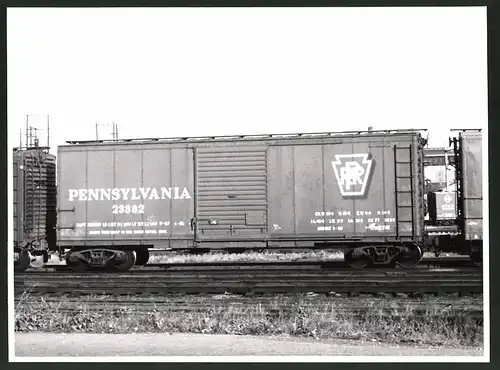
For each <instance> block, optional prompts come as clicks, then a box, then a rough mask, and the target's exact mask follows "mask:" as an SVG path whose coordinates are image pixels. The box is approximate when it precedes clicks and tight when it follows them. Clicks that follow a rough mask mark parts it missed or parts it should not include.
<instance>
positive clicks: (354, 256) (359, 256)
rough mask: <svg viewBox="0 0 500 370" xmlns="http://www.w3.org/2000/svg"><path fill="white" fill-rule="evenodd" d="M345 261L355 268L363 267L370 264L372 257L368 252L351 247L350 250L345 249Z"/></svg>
mask: <svg viewBox="0 0 500 370" xmlns="http://www.w3.org/2000/svg"><path fill="white" fill-rule="evenodd" d="M344 261H345V262H346V263H347V265H348V266H349V267H352V268H355V269H362V268H365V267H366V266H368V264H369V263H370V259H369V257H368V255H366V253H363V251H361V252H360V250H357V249H351V250H349V251H344Z"/></svg>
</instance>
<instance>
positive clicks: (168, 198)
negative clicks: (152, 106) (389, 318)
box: [58, 131, 425, 269]
mask: <svg viewBox="0 0 500 370" xmlns="http://www.w3.org/2000/svg"><path fill="white" fill-rule="evenodd" d="M423 146H424V141H423V140H422V138H421V135H420V133H419V132H418V131H391V132H387V131H384V132H375V131H372V132H359V133H352V132H351V133H339V134H331V133H328V134H310V135H307V134H299V135H266V136H264V135H263V136H244V137H214V138H183V139H151V140H149V139H141V140H121V141H113V142H70V143H69V145H64V146H60V147H59V148H58V178H59V192H58V205H59V213H58V243H59V247H60V248H62V249H65V250H66V249H69V252H68V254H67V256H68V257H67V262H68V265H70V266H72V267H73V268H74V269H82V268H85V266H87V265H102V264H107V263H114V264H115V265H116V266H118V267H119V268H122V269H128V268H130V267H131V266H132V265H133V264H134V263H135V264H139V265H140V264H145V263H146V262H147V260H148V258H149V253H148V249H150V248H164V247H167V248H173V249H178V248H180V249H195V250H203V249H210V248H219V249H234V248H256V249H262V248H267V247H274V248H275V247H286V248H294V247H297V248H304V247H307V248H326V247H327V248H342V249H343V250H344V251H345V253H346V261H347V262H348V263H350V264H352V265H353V266H365V265H366V264H368V263H399V264H401V265H403V266H407V267H409V266H413V265H414V264H416V263H418V261H419V260H420V258H421V256H422V251H421V249H420V245H422V243H423V239H424V236H425V229H424V197H423V182H424V177H423Z"/></svg>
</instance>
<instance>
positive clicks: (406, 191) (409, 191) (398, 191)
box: [396, 190, 413, 194]
mask: <svg viewBox="0 0 500 370" xmlns="http://www.w3.org/2000/svg"><path fill="white" fill-rule="evenodd" d="M396 193H398V194H401V193H413V191H411V190H396Z"/></svg>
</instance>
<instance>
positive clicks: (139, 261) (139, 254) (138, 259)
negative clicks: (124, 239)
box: [135, 249, 149, 266]
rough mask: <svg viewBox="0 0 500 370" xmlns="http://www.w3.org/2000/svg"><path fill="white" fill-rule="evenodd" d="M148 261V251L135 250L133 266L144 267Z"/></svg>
mask: <svg viewBox="0 0 500 370" xmlns="http://www.w3.org/2000/svg"><path fill="white" fill-rule="evenodd" d="M148 261H149V250H147V249H136V250H135V264H136V265H137V266H144V265H145V264H147V263H148Z"/></svg>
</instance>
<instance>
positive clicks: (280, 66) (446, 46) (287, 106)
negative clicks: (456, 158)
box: [7, 7, 488, 153]
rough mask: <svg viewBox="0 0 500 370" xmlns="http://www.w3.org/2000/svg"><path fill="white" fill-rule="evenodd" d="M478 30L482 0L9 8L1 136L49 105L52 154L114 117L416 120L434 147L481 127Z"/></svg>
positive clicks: (167, 128)
mask: <svg viewBox="0 0 500 370" xmlns="http://www.w3.org/2000/svg"><path fill="white" fill-rule="evenodd" d="M486 32H487V31H486V8H485V7H464V8H459V7H454V8H451V7H449V8H439V7H431V8H422V7H420V8H267V9H266V8H240V9H238V8H184V9H181V8H142V9H140V8H128V9H127V8H121V9H120V8H115V9H112V8H108V9H106V8H94V9H93V8H86V9H83V8H82V9H78V8H67V9H64V8H52V9H51V8H40V9H30V8H10V9H8V11H7V69H8V75H7V77H8V87H7V91H8V124H9V142H10V144H11V146H12V145H13V146H17V145H19V137H20V128H22V129H24V127H25V125H26V115H29V117H28V122H29V124H30V125H32V126H34V127H37V128H39V129H43V130H46V122H47V115H48V116H49V119H50V145H51V147H52V150H51V151H52V152H54V153H56V150H57V145H63V144H64V143H65V141H66V140H93V139H95V138H96V123H98V124H99V125H101V126H100V127H99V138H100V139H103V138H107V139H111V138H112V134H111V132H112V128H111V124H112V122H115V123H116V124H117V125H118V132H119V137H120V138H144V137H178V136H203V135H210V136H213V135H232V134H241V135H243V134H248V135H251V134H280V133H307V132H336V131H345V130H366V129H367V128H368V127H369V126H372V127H373V128H374V129H380V130H382V129H396V128H418V129H428V130H429V131H428V133H429V145H430V146H434V147H442V146H445V145H446V144H447V140H448V137H449V136H450V132H449V129H452V128H487V114H488V112H487V39H486V34H487V33H486ZM105 125H107V127H106V126H105ZM22 134H23V135H24V134H25V133H24V132H23V133H22ZM40 136H41V140H42V144H43V143H45V142H46V131H40Z"/></svg>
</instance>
